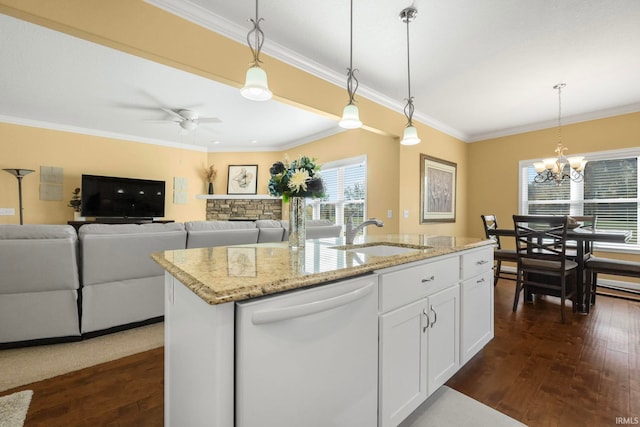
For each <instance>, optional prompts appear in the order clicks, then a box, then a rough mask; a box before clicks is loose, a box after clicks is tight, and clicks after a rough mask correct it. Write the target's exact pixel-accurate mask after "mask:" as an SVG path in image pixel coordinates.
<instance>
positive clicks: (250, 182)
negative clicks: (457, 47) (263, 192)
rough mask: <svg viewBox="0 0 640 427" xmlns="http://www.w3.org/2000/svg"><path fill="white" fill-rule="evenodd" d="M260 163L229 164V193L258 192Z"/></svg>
mask: <svg viewBox="0 0 640 427" xmlns="http://www.w3.org/2000/svg"><path fill="white" fill-rule="evenodd" d="M257 190H258V165H229V174H228V176H227V194H257Z"/></svg>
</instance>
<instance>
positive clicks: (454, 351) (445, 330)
mask: <svg viewBox="0 0 640 427" xmlns="http://www.w3.org/2000/svg"><path fill="white" fill-rule="evenodd" d="M428 301H429V319H430V324H429V328H428V330H427V333H428V338H429V342H428V344H427V347H428V351H427V361H428V368H427V373H428V375H427V386H428V391H429V392H428V395H431V393H433V392H434V391H436V390H437V389H438V387H440V386H441V385H443V384H444V383H445V382H446V381H447V380H448V379H449V378H451V377H452V376H453V374H455V373H456V372H457V371H458V369H459V368H460V356H459V355H460V287H459V286H458V285H457V284H456V285H454V286H452V287H450V288H447V289H445V290H443V291H440V292H438V293H437V294H434V295H431V296H429V299H428Z"/></svg>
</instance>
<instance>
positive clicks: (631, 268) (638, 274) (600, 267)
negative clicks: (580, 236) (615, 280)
mask: <svg viewBox="0 0 640 427" xmlns="http://www.w3.org/2000/svg"><path fill="white" fill-rule="evenodd" d="M585 268H586V270H587V284H586V289H585V298H584V299H585V304H586V311H587V313H588V312H589V310H590V308H591V305H594V304H595V303H596V290H597V286H598V274H610V275H613V276H624V277H635V278H640V262H636V261H625V260H620V259H612V258H602V257H594V256H592V257H590V258H589V259H588V260H587V262H586V263H585ZM631 292H633V291H631Z"/></svg>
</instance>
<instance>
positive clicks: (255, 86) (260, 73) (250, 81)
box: [240, 66, 273, 101]
mask: <svg viewBox="0 0 640 427" xmlns="http://www.w3.org/2000/svg"><path fill="white" fill-rule="evenodd" d="M240 94H242V96H244V97H245V98H247V99H250V100H252V101H267V100H269V99H271V97H272V96H273V94H272V93H271V91H270V90H269V84H268V82H267V73H266V72H265V71H264V70H263V69H262V68H260V67H258V66H254V67H251V68H249V69H248V70H247V76H246V78H245V81H244V86H243V87H242V89H240Z"/></svg>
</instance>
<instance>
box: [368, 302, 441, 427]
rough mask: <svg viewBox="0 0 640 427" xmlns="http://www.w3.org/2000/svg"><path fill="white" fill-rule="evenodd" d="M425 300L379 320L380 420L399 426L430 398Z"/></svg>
mask: <svg viewBox="0 0 640 427" xmlns="http://www.w3.org/2000/svg"><path fill="white" fill-rule="evenodd" d="M427 311H428V302H427V299H426V298H423V299H420V300H418V301H416V302H414V303H412V304H407V305H405V306H404V307H401V308H398V309H396V310H394V311H392V312H390V313H386V314H384V315H382V316H380V365H379V371H380V372H379V402H378V419H379V425H381V426H397V425H398V424H399V423H400V422H401V421H402V420H404V419H405V418H407V416H409V414H411V412H413V410H414V409H416V408H417V407H418V406H419V405H420V404H421V403H422V402H424V400H425V399H426V398H427V334H426V329H427V328H428V325H429V320H428V319H427V318H426V314H425V313H427Z"/></svg>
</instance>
